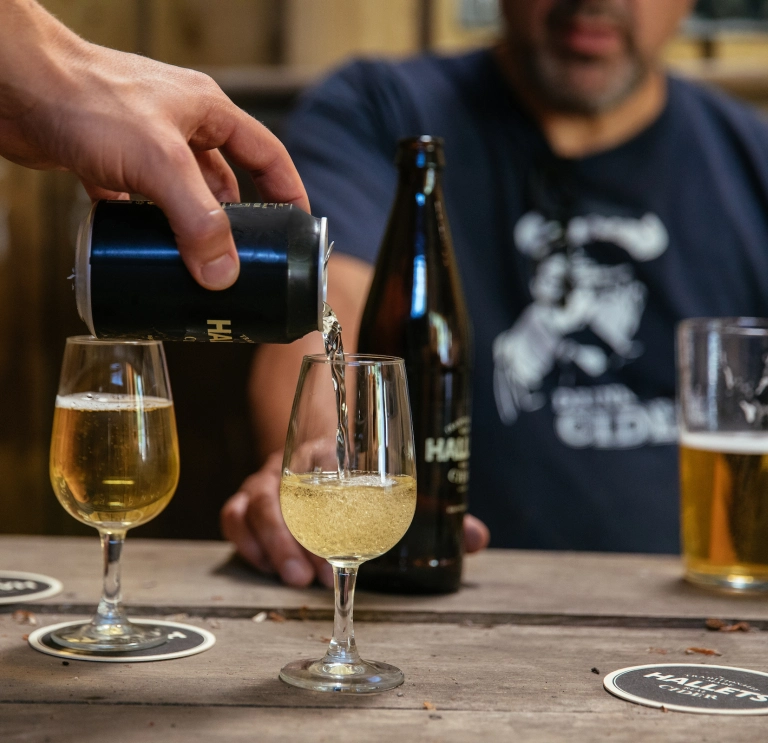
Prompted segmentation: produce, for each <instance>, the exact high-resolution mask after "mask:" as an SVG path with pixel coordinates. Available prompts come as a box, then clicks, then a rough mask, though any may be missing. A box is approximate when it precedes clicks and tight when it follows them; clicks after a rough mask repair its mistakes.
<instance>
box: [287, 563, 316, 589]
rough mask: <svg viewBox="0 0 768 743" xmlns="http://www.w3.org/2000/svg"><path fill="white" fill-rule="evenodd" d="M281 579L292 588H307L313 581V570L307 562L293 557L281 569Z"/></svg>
mask: <svg viewBox="0 0 768 743" xmlns="http://www.w3.org/2000/svg"><path fill="white" fill-rule="evenodd" d="M280 577H281V578H282V579H283V581H284V582H285V583H288V584H289V585H291V586H306V585H307V583H309V581H311V580H312V568H311V567H310V566H309V565H308V564H307V563H306V562H302V561H301V560H297V559H296V558H295V557H292V558H291V559H289V560H286V561H285V562H284V563H283V564H282V566H281V567H280Z"/></svg>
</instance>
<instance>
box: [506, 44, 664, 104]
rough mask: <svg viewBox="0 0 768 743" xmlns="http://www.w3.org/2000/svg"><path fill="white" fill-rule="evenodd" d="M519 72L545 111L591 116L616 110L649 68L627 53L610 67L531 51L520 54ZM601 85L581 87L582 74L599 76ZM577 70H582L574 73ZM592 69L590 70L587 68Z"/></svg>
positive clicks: (631, 53) (644, 76) (540, 51)
mask: <svg viewBox="0 0 768 743" xmlns="http://www.w3.org/2000/svg"><path fill="white" fill-rule="evenodd" d="M519 61H520V68H521V70H522V72H523V74H524V76H525V77H526V78H527V82H528V85H529V86H530V89H531V90H532V91H535V93H536V95H537V97H539V98H540V99H541V100H542V101H543V102H544V103H545V104H547V106H548V107H550V108H553V109H554V110H556V111H561V112H563V113H573V114H583V115H589V116H594V115H596V114H601V113H605V112H606V111H610V110H611V109H613V108H616V107H617V106H619V105H620V104H621V103H623V102H624V101H625V100H626V99H627V98H629V97H630V96H631V95H632V93H634V92H635V91H636V90H637V89H638V88H639V87H640V85H641V84H642V83H643V81H644V80H645V79H646V78H647V76H648V74H649V72H650V67H649V65H648V64H647V63H646V62H645V61H644V60H642V59H641V58H640V57H639V56H638V55H637V54H636V53H635V52H634V50H632V49H630V50H629V51H628V53H627V55H626V57H625V58H624V59H623V60H621V61H620V62H615V63H609V62H600V61H592V60H583V59H568V58H563V57H561V56H559V55H557V54H556V53H555V52H552V51H550V50H534V49H531V50H529V51H528V52H527V53H525V52H524V53H523V55H522V59H520V60H519ZM609 64H612V66H614V69H613V70H611V69H605V70H604V71H602V74H603V75H604V76H605V78H606V80H605V82H604V83H603V84H601V85H593V86H587V85H584V84H580V83H579V80H578V79H575V78H578V77H579V76H580V75H581V73H584V74H601V71H600V70H599V67H601V66H602V67H606V68H607V66H608V65H609ZM577 66H578V67H580V68H581V69H577ZM589 67H592V68H593V69H591V70H589V69H588V68H589Z"/></svg>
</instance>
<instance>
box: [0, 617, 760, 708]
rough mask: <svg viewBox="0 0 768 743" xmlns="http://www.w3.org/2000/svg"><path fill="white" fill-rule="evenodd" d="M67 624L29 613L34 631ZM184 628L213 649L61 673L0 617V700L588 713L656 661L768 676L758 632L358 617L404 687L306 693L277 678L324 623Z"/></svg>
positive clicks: (362, 642)
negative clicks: (615, 684) (201, 631)
mask: <svg viewBox="0 0 768 743" xmlns="http://www.w3.org/2000/svg"><path fill="white" fill-rule="evenodd" d="M67 618H68V617H67V616H61V615H47V616H42V615H40V616H38V620H40V622H41V624H49V623H50V624H53V623H56V622H59V621H64V620H66V619H67ZM184 621H185V622H187V623H189V624H197V625H199V626H202V627H205V628H207V629H209V630H211V631H212V632H213V633H214V634H215V635H216V638H217V641H216V645H215V646H214V647H213V648H212V649H211V650H209V651H207V652H205V653H201V654H200V655H195V656H190V657H188V658H182V659H178V660H174V661H165V662H157V663H136V664H102V663H90V662H87V661H75V660H71V661H70V662H69V665H68V666H63V665H62V662H61V659H59V658H55V657H53V656H49V655H44V654H42V653H38V652H37V651H34V650H32V649H31V648H30V647H29V646H28V645H27V644H26V643H25V642H24V640H23V636H24V635H25V634H26V633H28V632H29V631H30V629H31V628H30V627H29V626H28V625H26V624H22V625H20V624H17V623H16V622H15V621H14V619H13V617H12V615H8V614H5V615H0V654H1V655H2V658H3V674H2V677H0V700H2V702H4V703H7V702H29V703H35V704H39V703H46V704H48V703H62V702H68V703H80V704H82V703H86V702H89V701H90V702H98V703H102V704H118V703H119V704H141V703H145V704H154V705H177V706H178V705H204V706H211V707H215V706H222V707H229V706H233V707H238V706H240V707H290V708H296V707H306V706H313V707H324V708H330V707H339V708H342V709H349V708H352V709H372V708H376V709H400V710H406V709H411V710H421V709H423V708H424V701H429V702H430V703H431V704H432V705H434V706H436V707H437V709H438V710H441V711H458V712H461V711H475V712H494V711H495V712H501V711H525V712H528V713H538V712H546V711H550V710H552V709H553V708H555V709H557V710H558V711H560V712H571V713H574V714H581V713H595V714H597V713H603V712H610V711H611V710H616V709H618V708H620V707H622V706H624V705H623V703H620V702H617V701H616V700H615V699H614V698H613V697H612V696H610V695H608V694H607V693H606V692H605V691H604V690H603V687H602V677H603V676H604V675H605V674H607V673H609V672H610V671H614V670H616V669H619V668H624V667H627V666H633V665H642V664H647V663H654V662H658V663H704V664H714V665H725V666H736V667H747V668H753V669H755V670H760V671H768V645H767V644H766V642H765V634H764V633H759V632H751V633H746V634H745V633H728V634H722V633H721V634H718V635H713V633H710V632H707V631H706V630H668V629H664V630H626V629H621V628H610V627H606V628H594V627H590V628H587V627H572V628H555V627H520V626H510V625H501V626H496V627H489V628H485V627H464V626H460V625H446V624H416V625H401V624H387V623H381V622H372V623H371V622H357V624H356V637H357V642H358V646H359V648H360V651H361V653H362V655H363V657H367V658H374V659H376V660H382V661H385V662H388V663H393V664H395V665H397V666H398V667H399V668H401V669H402V670H403V672H404V674H405V676H406V682H405V685H404V686H403V687H401V688H400V690H399V693H400V696H398V694H397V693H386V694H378V695H359V696H347V695H339V694H307V693H304V692H299V691H297V690H295V689H293V688H292V687H288V686H287V685H285V684H283V683H281V682H280V681H279V680H278V678H277V673H278V671H279V669H280V667H281V666H282V665H284V664H285V663H287V662H289V661H292V660H295V659H298V658H312V657H320V656H322V654H323V653H324V651H325V647H326V645H327V643H328V635H330V632H331V623H330V622H314V621H303V622H302V621H286V622H271V621H265V622H262V623H260V624H256V623H254V622H252V621H250V620H230V619H220V618H215V619H202V618H194V617H192V618H184ZM692 646H693V647H702V646H703V647H710V648H716V649H717V650H718V651H719V652H720V653H722V655H721V656H719V657H714V658H712V657H707V656H701V655H697V656H690V655H686V654H685V649H686V648H688V647H692ZM649 648H652V649H653V650H649ZM660 651H665V652H664V654H661V653H660ZM592 668H597V669H598V670H599V671H600V673H599V674H595V673H593V672H592V671H591V669H592ZM94 697H95V698H94Z"/></svg>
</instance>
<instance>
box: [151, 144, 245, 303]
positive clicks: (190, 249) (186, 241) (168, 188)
mask: <svg viewBox="0 0 768 743" xmlns="http://www.w3.org/2000/svg"><path fill="white" fill-rule="evenodd" d="M144 157H145V158H147V160H146V161H145V162H143V163H140V164H137V165H136V167H137V170H138V171H139V174H140V175H139V178H138V181H137V187H138V190H139V191H140V192H141V193H143V194H145V195H146V196H147V197H148V198H150V199H152V200H153V201H154V202H155V203H156V204H157V205H158V206H159V207H160V208H161V209H162V210H163V211H164V212H165V215H166V216H167V217H168V221H169V222H170V224H171V228H172V229H173V233H174V235H175V236H176V245H177V246H178V248H179V252H180V253H181V257H182V258H183V259H184V263H185V264H186V266H187V268H188V269H189V272H190V273H191V274H192V276H193V277H194V278H195V280H196V281H197V282H198V283H199V284H201V285H202V286H204V287H205V288H206V289H226V288H227V287H229V286H231V285H232V284H233V283H234V282H235V280H236V279H237V275H238V272H239V267H240V264H239V260H238V257H237V251H236V250H235V243H234V240H233V239H232V230H231V229H230V225H229V219H227V215H226V214H225V213H224V210H223V209H222V208H221V206H220V204H219V202H218V200H217V199H216V197H215V196H214V195H213V193H212V192H211V189H210V188H209V187H208V184H207V183H206V181H205V178H204V177H203V174H202V172H201V171H200V166H199V165H198V163H197V160H196V159H195V156H194V154H193V153H192V150H191V149H190V148H189V146H188V145H187V143H186V142H185V141H184V140H183V139H178V138H174V139H172V140H171V141H170V142H167V143H165V144H163V145H162V146H159V147H157V148H156V149H155V150H154V151H150V148H147V149H146V150H145V151H144Z"/></svg>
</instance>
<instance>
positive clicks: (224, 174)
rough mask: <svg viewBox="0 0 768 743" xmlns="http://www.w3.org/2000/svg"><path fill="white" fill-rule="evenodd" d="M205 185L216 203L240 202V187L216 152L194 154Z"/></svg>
mask: <svg viewBox="0 0 768 743" xmlns="http://www.w3.org/2000/svg"><path fill="white" fill-rule="evenodd" d="M195 159H196V160H197V164H198V166H199V167H200V172H201V173H202V174H203V178H204V179H205V183H206V185H207V186H208V188H209V189H211V193H212V194H213V195H214V196H215V197H216V200H217V201H240V187H239V186H238V185H237V178H236V177H235V174H234V173H233V172H232V168H230V167H229V164H228V163H227V161H226V160H225V159H224V156H223V155H222V154H221V153H220V152H219V151H218V150H203V151H201V152H196V153H195Z"/></svg>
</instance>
